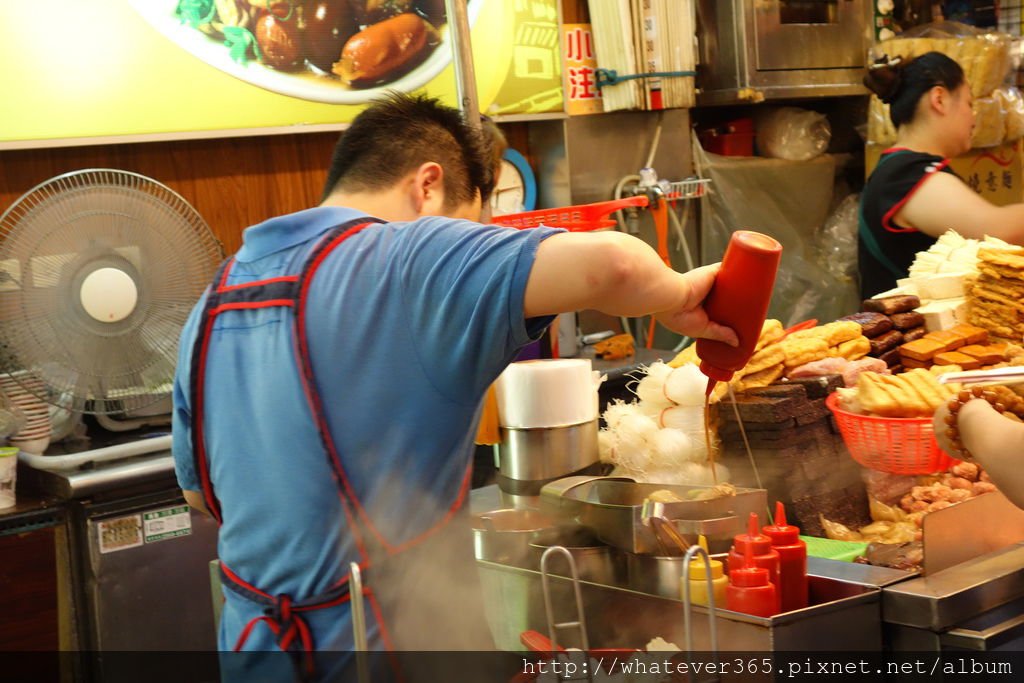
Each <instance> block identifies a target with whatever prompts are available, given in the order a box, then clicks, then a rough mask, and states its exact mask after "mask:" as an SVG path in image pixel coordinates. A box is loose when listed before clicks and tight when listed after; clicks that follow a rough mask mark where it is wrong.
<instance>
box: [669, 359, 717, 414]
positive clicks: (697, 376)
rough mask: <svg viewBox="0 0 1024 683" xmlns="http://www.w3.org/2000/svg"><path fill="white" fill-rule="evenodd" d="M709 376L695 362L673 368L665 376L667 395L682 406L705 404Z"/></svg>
mask: <svg viewBox="0 0 1024 683" xmlns="http://www.w3.org/2000/svg"><path fill="white" fill-rule="evenodd" d="M707 386H708V378H707V377H705V376H704V374H703V373H702V372H701V371H700V369H699V368H698V367H697V366H696V365H694V364H693V363H686V364H685V365H681V366H679V367H678V368H675V369H673V370H672V372H671V373H669V375H668V376H667V377H666V378H665V385H664V393H665V397H666V398H668V399H669V400H670V401H672V402H673V403H677V404H679V405H681V406H703V405H704V395H705V391H706V390H707Z"/></svg>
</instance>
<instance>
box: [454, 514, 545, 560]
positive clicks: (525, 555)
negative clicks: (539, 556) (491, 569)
mask: <svg viewBox="0 0 1024 683" xmlns="http://www.w3.org/2000/svg"><path fill="white" fill-rule="evenodd" d="M554 525H555V522H554V520H553V519H552V518H551V517H549V516H548V515H546V514H544V513H543V512H539V511H537V510H526V509H506V510H492V511H490V512H483V513H481V514H478V515H474V516H473V552H474V554H475V556H476V559H478V560H487V561H488V562H498V563H500V564H507V565H511V566H514V567H524V568H527V569H533V568H535V567H533V566H532V565H531V561H532V556H533V551H532V550H531V548H530V541H532V540H533V539H534V537H535V536H536V535H537V534H538V533H539V532H541V531H544V530H545V529H550V528H552V527H554Z"/></svg>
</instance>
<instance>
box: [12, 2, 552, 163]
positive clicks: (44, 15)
mask: <svg viewBox="0 0 1024 683" xmlns="http://www.w3.org/2000/svg"><path fill="white" fill-rule="evenodd" d="M444 4H445V3H444V0H397V1H396V2H387V3H379V2H369V1H367V2H365V3H363V2H354V1H353V0H90V1H89V2H83V1H82V0H34V1H33V2H18V3H5V8H4V13H3V14H4V24H5V25H6V26H7V27H8V29H9V30H8V31H5V35H4V40H3V41H0V68H2V69H3V72H4V80H3V83H4V93H3V97H4V106H2V107H0V147H7V148H11V147H32V146H47V145H58V144H83V143H87V142H90V141H99V140H104V141H114V142H116V141H119V140H126V141H127V140H134V139H143V140H145V139H163V138H174V137H180V138H187V137H210V136H220V135H229V134H248V133H255V132H259V130H260V129H262V130H264V131H265V132H270V131H277V130H280V129H285V130H289V131H292V130H294V131H295V132H301V131H303V130H322V129H324V128H340V127H342V126H343V125H344V124H345V123H347V122H349V121H351V120H352V119H353V118H354V117H355V116H356V115H357V114H358V113H359V112H360V111H361V110H362V109H363V108H364V107H365V106H366V104H367V103H368V102H370V101H372V100H373V99H374V98H377V97H380V96H381V95H383V94H384V93H385V92H386V91H388V90H392V89H394V90H401V91H406V92H413V91H415V92H424V93H426V94H429V95H431V96H435V97H440V98H442V99H443V100H444V101H446V102H449V103H451V104H453V105H454V104H455V103H456V102H457V99H456V94H455V93H456V85H455V78H454V67H453V59H452V56H453V50H452V44H451V35H450V32H449V28H448V23H447V18H446V16H445V11H444ZM468 14H469V20H470V25H471V31H472V42H473V45H474V61H475V68H476V76H477V86H478V90H479V97H480V108H481V111H484V112H486V113H489V114H501V115H508V114H531V113H543V112H552V111H562V108H563V103H562V77H561V62H560V53H559V28H558V0H530V2H506V1H504V0H468ZM15 27H16V28H15ZM381 57H383V59H381ZM111 138H113V140H111Z"/></svg>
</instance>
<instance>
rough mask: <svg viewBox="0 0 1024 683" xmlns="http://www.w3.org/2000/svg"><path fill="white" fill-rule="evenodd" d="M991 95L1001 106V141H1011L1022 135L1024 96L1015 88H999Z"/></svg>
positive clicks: (1023, 131)
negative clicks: (1002, 128)
mask: <svg viewBox="0 0 1024 683" xmlns="http://www.w3.org/2000/svg"><path fill="white" fill-rule="evenodd" d="M993 95H994V96H995V97H996V98H998V99H999V100H1000V102H1001V103H1002V107H1003V124H1004V132H1003V141H1004V142H1013V141H1014V140H1017V139H1019V138H1021V137H1024V97H1021V94H1020V90H1017V88H999V89H998V90H996V91H995V93H993Z"/></svg>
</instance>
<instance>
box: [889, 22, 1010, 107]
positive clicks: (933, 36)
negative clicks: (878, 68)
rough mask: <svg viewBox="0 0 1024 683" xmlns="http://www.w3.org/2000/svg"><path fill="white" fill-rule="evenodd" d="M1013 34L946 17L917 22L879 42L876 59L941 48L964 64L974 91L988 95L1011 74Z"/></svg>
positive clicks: (919, 54) (977, 93)
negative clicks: (912, 26) (979, 27)
mask: <svg viewBox="0 0 1024 683" xmlns="http://www.w3.org/2000/svg"><path fill="white" fill-rule="evenodd" d="M1012 40H1013V39H1012V38H1011V37H1010V36H1009V35H1007V34H1005V33H995V32H986V31H982V30H980V29H977V28H975V27H973V26H968V25H966V24H960V23H957V22H952V21H946V22H938V23H932V24H924V25H923V26H916V27H914V28H912V29H910V30H909V31H906V32H904V33H901V34H900V35H899V37H897V38H893V39H892V40H886V41H883V42H880V43H878V44H877V45H876V46H875V47H874V48H873V50H872V59H877V58H878V57H881V56H882V55H887V56H888V57H890V58H892V57H897V56H899V57H904V58H906V59H912V58H914V57H920V56H921V55H923V54H925V53H927V52H932V51H935V52H941V53H943V54H945V55H948V56H949V57H950V58H951V59H954V60H955V61H956V62H957V63H958V64H960V66H961V67H963V70H964V75H965V76H966V77H967V82H968V83H970V84H971V94H972V95H974V97H975V98H979V97H987V96H988V95H989V94H991V92H992V91H993V90H995V89H996V88H998V87H999V86H1000V85H1002V84H1003V83H1004V82H1005V81H1006V78H1007V76H1009V74H1010V68H1011V61H1010V47H1011V44H1012Z"/></svg>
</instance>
